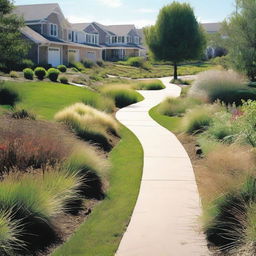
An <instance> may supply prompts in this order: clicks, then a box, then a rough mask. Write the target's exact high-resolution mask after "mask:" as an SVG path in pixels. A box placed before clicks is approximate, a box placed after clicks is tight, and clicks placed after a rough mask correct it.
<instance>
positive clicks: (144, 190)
mask: <svg viewBox="0 0 256 256" xmlns="http://www.w3.org/2000/svg"><path fill="white" fill-rule="evenodd" d="M170 80H171V78H161V81H162V82H163V83H164V84H165V86H166V89H164V90H160V91H140V93H141V94H142V95H143V96H144V97H145V100H144V101H142V102H139V103H137V104H134V105H131V106H128V107H126V108H124V109H121V110H120V111H118V113H117V119H118V120H119V121H120V122H121V123H123V124H124V125H125V126H127V127H128V128H129V129H130V130H131V131H133V132H134V133H135V135H136V136H137V137H138V138H139V140H140V142H141V144H142V146H143V149H144V171H143V177H142V181H141V188H140V194H139V197H138V200H137V203H136V207H135V209H134V212H133V215H132V218H131V222H130V224H129V226H128V229H127V231H126V233H125V234H124V237H123V239H122V241H121V244H120V246H119V249H118V251H117V253H116V256H206V255H209V252H208V250H207V246H206V241H205V238H204V236H203V235H202V234H200V233H199V226H198V217H199V215H200V214H201V208H200V199H199V194H198V190H197V185H196V182H195V176H194V172H193V168H192V165H191V162H190V159H189V157H188V155H187V153H186V151H185V150H184V148H183V146H182V145H181V144H180V142H179V141H178V139H177V138H176V137H175V136H174V135H173V134H172V133H170V132H169V131H168V130H166V129H165V128H163V127H162V126H160V125H159V124H157V123H156V122H155V121H154V120H152V119H151V117H150V116H149V114H148V111H149V110H150V109H151V108H152V107H154V106H155V105H157V104H158V103H160V102H161V101H162V100H163V99H164V98H165V97H167V96H173V97H178V96H179V95H180V88H179V87H178V86H175V85H170V84H169V81H170Z"/></svg>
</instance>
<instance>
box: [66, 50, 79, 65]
mask: <svg viewBox="0 0 256 256" xmlns="http://www.w3.org/2000/svg"><path fill="white" fill-rule="evenodd" d="M68 61H69V63H72V62H78V61H80V54H79V50H77V49H69V50H68Z"/></svg>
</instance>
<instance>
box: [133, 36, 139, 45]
mask: <svg viewBox="0 0 256 256" xmlns="http://www.w3.org/2000/svg"><path fill="white" fill-rule="evenodd" d="M134 40H135V44H139V43H140V39H139V37H138V36H135V38H134Z"/></svg>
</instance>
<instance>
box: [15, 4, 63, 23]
mask: <svg viewBox="0 0 256 256" xmlns="http://www.w3.org/2000/svg"><path fill="white" fill-rule="evenodd" d="M54 11H60V12H61V10H60V7H59V5H58V4H57V3H53V4H31V5H18V6H16V7H15V8H14V10H13V12H14V13H15V14H17V15H19V16H23V17H24V19H25V21H39V20H42V19H45V18H47V17H48V16H49V15H50V14H51V13H52V12H54Z"/></svg>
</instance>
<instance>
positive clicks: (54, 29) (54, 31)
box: [50, 24, 58, 37]
mask: <svg viewBox="0 0 256 256" xmlns="http://www.w3.org/2000/svg"><path fill="white" fill-rule="evenodd" d="M50 36H54V37H57V36H58V26H57V24H50Z"/></svg>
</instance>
